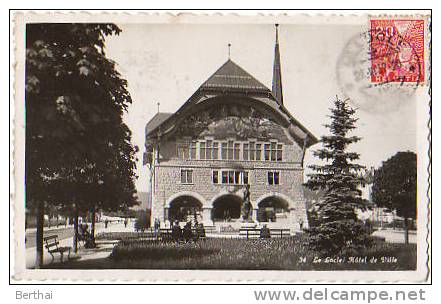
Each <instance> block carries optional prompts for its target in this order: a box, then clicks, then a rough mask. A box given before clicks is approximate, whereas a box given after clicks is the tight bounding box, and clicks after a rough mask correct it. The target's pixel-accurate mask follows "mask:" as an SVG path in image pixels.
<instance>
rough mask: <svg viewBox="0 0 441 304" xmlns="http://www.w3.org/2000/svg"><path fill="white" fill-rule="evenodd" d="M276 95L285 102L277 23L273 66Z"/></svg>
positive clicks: (277, 26) (280, 100) (280, 101)
mask: <svg viewBox="0 0 441 304" xmlns="http://www.w3.org/2000/svg"><path fill="white" fill-rule="evenodd" d="M272 91H273V94H274V97H276V99H277V101H278V102H279V103H280V104H283V91H282V71H281V67H280V51H279V25H278V24H276V45H275V47H274V66H273V87H272Z"/></svg>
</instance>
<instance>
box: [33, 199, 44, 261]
mask: <svg viewBox="0 0 441 304" xmlns="http://www.w3.org/2000/svg"><path fill="white" fill-rule="evenodd" d="M43 227H44V202H39V203H38V206H37V234H36V242H37V254H36V260H35V268H37V269H38V268H41V266H43Z"/></svg>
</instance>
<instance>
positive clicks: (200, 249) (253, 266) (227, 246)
mask: <svg viewBox="0 0 441 304" xmlns="http://www.w3.org/2000/svg"><path fill="white" fill-rule="evenodd" d="M416 256H417V253H416V246H415V244H409V245H405V244H391V243H384V242H376V243H375V245H374V246H373V247H372V248H370V249H368V250H366V252H364V253H362V254H360V255H357V256H353V257H352V259H351V257H349V256H347V257H326V256H325V257H323V256H320V255H319V254H317V253H315V252H312V251H310V250H309V249H308V248H305V247H304V246H303V242H302V239H301V237H291V238H284V239H266V240H264V239H255V240H246V239H227V238H207V239H205V240H202V241H199V242H197V243H188V244H185V243H181V244H176V243H164V242H160V241H154V240H134V239H124V238H123V239H122V241H120V243H119V244H117V245H116V246H115V247H114V249H113V251H112V253H111V255H110V256H109V257H108V258H105V259H99V260H88V261H81V260H78V261H71V262H67V263H64V264H53V265H49V266H48V267H50V268H76V269H106V268H107V269H236V270H414V269H415V268H416ZM375 259H376V260H375ZM351 261H352V262H351Z"/></svg>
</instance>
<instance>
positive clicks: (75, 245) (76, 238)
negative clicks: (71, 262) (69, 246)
mask: <svg viewBox="0 0 441 304" xmlns="http://www.w3.org/2000/svg"><path fill="white" fill-rule="evenodd" d="M74 212H75V214H74V242H73V247H74V248H73V249H74V252H75V253H77V252H78V208H77V207H75V211H74Z"/></svg>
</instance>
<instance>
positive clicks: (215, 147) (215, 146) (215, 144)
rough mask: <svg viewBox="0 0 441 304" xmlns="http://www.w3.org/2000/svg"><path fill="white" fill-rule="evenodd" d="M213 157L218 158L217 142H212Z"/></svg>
mask: <svg viewBox="0 0 441 304" xmlns="http://www.w3.org/2000/svg"><path fill="white" fill-rule="evenodd" d="M212 158H213V159H219V143H218V142H214V143H213V157H212Z"/></svg>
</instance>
